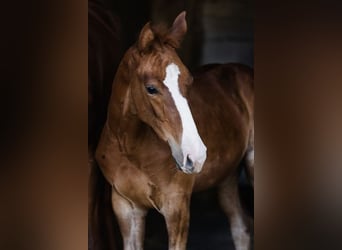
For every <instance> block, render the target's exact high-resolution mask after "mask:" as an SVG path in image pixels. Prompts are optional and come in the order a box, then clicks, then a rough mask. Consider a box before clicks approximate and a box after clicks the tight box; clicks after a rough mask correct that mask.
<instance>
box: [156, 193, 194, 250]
mask: <svg viewBox="0 0 342 250" xmlns="http://www.w3.org/2000/svg"><path fill="white" fill-rule="evenodd" d="M189 201H190V195H185V194H184V195H176V196H172V197H168V198H167V201H166V202H165V203H166V204H163V207H162V209H161V212H162V214H163V216H164V218H165V221H166V226H167V231H168V236H169V250H185V249H186V242H187V237H188V228H189Z"/></svg>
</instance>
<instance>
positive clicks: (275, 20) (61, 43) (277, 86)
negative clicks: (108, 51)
mask: <svg viewBox="0 0 342 250" xmlns="http://www.w3.org/2000/svg"><path fill="white" fill-rule="evenodd" d="M1 4H2V5H1V15H0V20H1V22H0V27H1V32H2V33H1V34H2V36H1V38H2V39H1V41H0V45H1V47H0V49H1V53H2V56H1V62H2V65H1V68H0V70H1V92H0V94H2V95H1V102H2V103H1V125H2V128H1V140H0V143H1V147H0V150H1V152H0V156H1V167H2V168H1V171H2V172H1V175H0V178H1V181H0V197H1V206H0V223H1V227H0V249H13V250H17V249H18V250H21V249H32V250H33V249H34V250H40V249H41V250H50V249H51V250H52V249H61V250H75V249H77V250H78V249H80V250H82V249H87V247H88V202H89V199H88V198H89V197H88V188H89V183H88V177H89V168H88V167H87V166H88V164H87V163H88V161H87V160H88V143H87V141H88V134H87V128H88V119H87V117H88V105H87V104H88V100H89V99H88V94H89V91H88V84H87V83H88V81H87V80H88V73H89V71H88V53H87V51H88V4H87V2H86V1H81V0H73V1H72V0H59V1H53V0H51V1H37V0H35V1H3V2H2V3H1ZM254 5H255V8H254V13H253V16H254V17H255V28H254V55H255V57H254V70H255V86H256V121H255V127H256V131H257V132H256V134H255V135H256V138H255V139H256V140H255V142H256V149H257V150H256V169H255V189H254V193H255V210H254V211H255V216H254V219H255V225H254V226H255V231H256V232H257V233H256V234H255V245H254V246H255V249H258V250H259V249H260V250H269V249H270V250H274V249H279V250H283V249H284V250H288V249H291V250H297V249H298V250H306V249H309V250H316V249H318V250H322V249H329V250H335V249H336V250H340V249H342V246H341V231H342V227H341V225H342V214H341V211H342V202H341V201H342V192H341V190H342V187H341V185H342V182H341V179H342V171H341V170H342V168H341V166H342V159H341V148H342V133H341V127H342V115H341V107H342V96H341V94H342V89H341V87H342V85H341V82H342V71H341V61H342V47H341V44H342V34H341V31H342V20H341V18H342V16H341V10H342V8H341V7H342V6H341V1H330V0H326V1H321V2H319V1H293V0H292V1H291V0H289V1H274V0H273V1H269V0H258V1H255V2H254ZM132 11H134V10H133V7H132ZM132 20H134V19H132ZM139 23H140V22H139Z"/></svg>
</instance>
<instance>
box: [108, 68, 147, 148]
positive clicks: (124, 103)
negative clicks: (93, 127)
mask: <svg viewBox="0 0 342 250" xmlns="http://www.w3.org/2000/svg"><path fill="white" fill-rule="evenodd" d="M129 81H130V79H129V74H128V72H127V71H125V68H124V63H122V64H121V65H120V67H119V69H118V71H117V74H116V77H115V80H114V83H113V90H112V96H111V100H110V103H109V107H108V117H107V123H108V126H109V128H110V129H111V130H112V133H113V135H114V136H115V139H116V140H117V141H118V143H119V144H120V148H122V149H123V150H124V151H125V153H129V151H131V150H132V148H133V147H135V146H136V145H135V144H136V143H134V141H139V140H141V138H142V137H145V136H146V132H147V131H148V130H149V128H148V126H147V125H146V124H145V123H143V122H142V121H141V120H140V119H139V117H138V115H137V114H136V112H135V108H134V104H133V103H132V98H131V97H130V93H129V91H130V90H129ZM127 151H128V152H127Z"/></svg>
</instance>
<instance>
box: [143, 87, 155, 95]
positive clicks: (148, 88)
mask: <svg viewBox="0 0 342 250" xmlns="http://www.w3.org/2000/svg"><path fill="white" fill-rule="evenodd" d="M146 90H147V93H149V94H150V95H155V94H158V90H157V89H156V88H155V87H153V86H147V87H146Z"/></svg>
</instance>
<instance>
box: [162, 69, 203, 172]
mask: <svg viewBox="0 0 342 250" xmlns="http://www.w3.org/2000/svg"><path fill="white" fill-rule="evenodd" d="M179 74H180V71H179V68H178V66H177V65H176V64H174V63H171V64H169V65H168V66H167V67H166V77H165V79H164V84H165V85H166V86H167V87H168V89H169V91H170V93H171V96H172V98H173V100H174V102H175V105H176V108H177V110H178V112H179V115H180V118H181V122H182V127H183V133H182V142H181V147H182V151H183V154H184V159H183V166H185V165H186V161H187V156H188V155H189V157H190V158H191V160H193V161H196V162H197V163H198V164H199V165H200V166H198V167H199V169H195V172H199V171H200V170H201V168H202V165H203V163H204V161H205V159H206V157H207V156H206V151H207V148H206V146H205V145H204V143H203V141H202V139H201V137H200V136H199V134H198V131H197V127H196V124H195V122H194V119H193V117H192V114H191V111H190V108H189V105H188V102H187V100H186V99H185V98H184V97H183V96H182V94H181V93H180V89H179V83H178V76H179Z"/></svg>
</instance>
